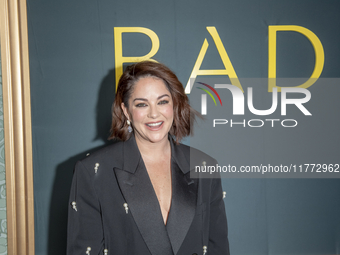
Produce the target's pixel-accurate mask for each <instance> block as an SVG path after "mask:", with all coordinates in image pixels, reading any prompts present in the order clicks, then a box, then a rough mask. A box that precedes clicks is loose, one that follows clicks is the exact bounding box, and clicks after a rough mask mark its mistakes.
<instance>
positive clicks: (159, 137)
mask: <svg viewBox="0 0 340 255" xmlns="http://www.w3.org/2000/svg"><path fill="white" fill-rule="evenodd" d="M121 107H122V109H123V111H124V114H125V116H126V117H127V118H128V119H129V120H130V121H131V122H132V125H133V128H134V131H135V136H136V139H141V140H143V141H148V142H151V143H157V142H161V141H164V140H165V139H166V140H167V139H168V132H169V130H170V128H171V126H172V123H173V119H174V118H173V101H172V97H171V94H170V92H169V90H168V89H167V87H166V85H165V84H164V81H163V80H161V79H159V78H156V77H145V78H141V79H140V80H139V81H138V82H137V83H136V84H135V85H134V87H133V92H132V94H131V97H130V99H129V108H128V109H127V108H126V107H125V105H124V103H122V105H121Z"/></svg>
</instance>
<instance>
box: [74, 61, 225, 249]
mask: <svg viewBox="0 0 340 255" xmlns="http://www.w3.org/2000/svg"><path fill="white" fill-rule="evenodd" d="M196 116H198V113H197V112H196V111H194V110H193V109H192V108H191V107H190V105H189V100H188V97H187V96H186V95H185V93H184V88H183V86H182V84H181V83H180V82H179V81H178V79H177V77H176V75H175V74H174V73H173V72H172V71H171V70H170V69H169V68H167V67H166V66H164V65H163V64H160V63H156V62H151V61H145V62H140V63H137V64H134V65H131V66H129V67H127V68H126V70H125V72H124V73H123V75H122V77H121V78H120V81H119V85H118V90H117V94H116V98H115V101H114V104H113V108H112V127H111V137H110V138H111V139H116V140H120V141H119V142H117V143H115V144H113V145H111V146H108V147H106V148H104V149H102V150H100V151H98V152H96V153H94V154H92V155H89V156H88V157H87V158H86V159H84V160H81V161H79V162H78V163H77V165H76V169H75V173H74V178H73V184H72V188H71V195H70V207H69V223H68V247H67V252H68V254H69V255H70V254H72V255H74V254H84V253H85V254H92V255H93V254H105V255H109V254H143V255H147V254H150V255H151V254H152V255H159V254H162V255H173V254H178V255H182V254H183V255H184V254H203V255H208V254H223V255H224V254H229V243H228V234H227V233H228V229H227V219H226V214H225V207H224V202H223V197H222V196H223V193H222V187H221V180H220V179H219V178H215V179H193V178H191V177H190V163H192V164H194V165H201V164H204V165H205V164H208V165H212V164H216V161H215V160H214V159H213V158H211V157H210V156H208V155H206V154H204V153H203V152H200V151H196V153H195V157H194V162H190V159H191V157H190V156H191V155H190V152H191V151H193V150H191V149H190V147H188V146H185V145H183V144H180V143H179V142H180V140H181V139H182V138H183V137H184V136H187V135H190V134H191V133H192V125H191V124H192V123H193V121H194V119H195V117H196Z"/></svg>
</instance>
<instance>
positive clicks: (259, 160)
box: [27, 0, 340, 255]
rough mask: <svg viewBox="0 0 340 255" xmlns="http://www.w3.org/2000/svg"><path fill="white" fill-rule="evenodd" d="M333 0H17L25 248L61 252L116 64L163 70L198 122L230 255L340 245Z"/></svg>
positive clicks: (333, 250) (99, 136)
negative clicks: (27, 133) (23, 9)
mask: <svg viewBox="0 0 340 255" xmlns="http://www.w3.org/2000/svg"><path fill="white" fill-rule="evenodd" d="M339 10H340V3H339V2H338V1H304V0H295V1H291V0H290V1H270V0H255V1H254V0H241V1H240V0H228V1H220V0H211V1H191V0H189V1H153V0H147V1H136V0H129V1H112V0H111V1H110V0H98V1H91V0H83V1H69V0H60V1H41V0H35V1H33V0H27V11H28V32H29V34H28V35H29V55H30V69H31V71H30V76H31V101H32V130H33V164H34V194H35V197H34V199H35V200H34V204H35V207H34V210H35V242H36V254H37V255H43V254H48V255H53V254H58V255H59V254H64V253H65V249H66V226H67V209H68V207H69V206H70V205H69V204H68V195H69V191H70V185H71V180H72V174H73V168H74V164H75V163H76V161H77V160H79V159H82V158H84V157H85V155H86V154H87V153H88V152H92V151H95V150H97V149H99V148H101V147H103V146H105V145H107V144H110V143H111V142H110V141H108V140H107V138H108V136H109V129H110V120H111V115H110V110H111V105H112V102H113V100H114V96H115V86H116V84H117V80H118V79H119V76H120V74H121V73H122V72H123V69H124V67H125V66H126V65H128V64H129V63H131V62H136V61H140V60H143V59H150V58H152V59H154V60H157V61H159V62H162V63H164V64H166V65H167V66H169V67H170V68H171V69H172V70H173V71H174V72H175V73H176V74H177V76H178V77H179V79H180V81H181V82H182V83H183V86H184V87H185V90H186V93H187V94H188V96H189V98H190V101H191V103H192V106H193V107H194V108H195V109H196V110H197V111H199V112H200V113H201V114H202V115H203V116H204V117H205V118H204V120H202V121H201V120H200V121H198V123H197V127H196V129H195V131H196V133H195V136H193V137H191V138H190V139H185V140H184V143H186V144H190V145H191V146H193V147H196V148H199V149H201V150H203V151H205V152H206V153H208V154H210V155H212V156H214V157H215V158H216V159H217V160H218V162H219V165H216V166H214V168H210V169H204V167H203V166H202V167H201V166H198V168H197V171H200V172H202V173H203V175H204V177H209V174H210V173H211V172H212V171H220V172H221V175H222V183H223V188H224V190H225V192H226V197H225V199H224V201H225V207H226V212H227V217H228V224H229V240H230V250H231V253H232V254H338V253H339V252H340V220H339V219H340V217H339V215H340V200H339V195H340V179H339V178H340V169H339V164H340V159H339V156H340V154H339V144H340V137H339V134H338V130H339V126H340V125H339V124H340V121H339V113H340V110H339V109H340V100H339V99H338V97H339V95H340V79H339V77H340V71H339V67H340V58H339V56H340V47H339V42H340V35H339V32H338V30H339V27H340V17H339V15H338V13H339Z"/></svg>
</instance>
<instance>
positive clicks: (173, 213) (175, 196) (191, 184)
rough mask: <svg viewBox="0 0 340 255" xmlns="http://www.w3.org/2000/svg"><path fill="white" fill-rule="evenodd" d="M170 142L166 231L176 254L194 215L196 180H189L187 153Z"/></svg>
mask: <svg viewBox="0 0 340 255" xmlns="http://www.w3.org/2000/svg"><path fill="white" fill-rule="evenodd" d="M170 141H171V147H172V150H171V152H172V161H171V168H172V200H171V208H170V212H169V216H168V221H167V225H166V228H167V231H168V235H169V238H170V241H171V245H172V249H173V251H174V254H176V253H177V252H178V250H179V248H180V247H181V245H182V243H183V241H184V238H185V236H186V234H187V232H188V231H189V228H190V225H191V223H192V220H193V218H194V215H195V210H196V203H197V187H198V180H194V179H191V178H190V166H189V163H188V158H189V154H187V153H190V152H189V151H188V152H184V151H180V148H179V147H178V146H177V145H174V144H173V143H172V140H171V139H170Z"/></svg>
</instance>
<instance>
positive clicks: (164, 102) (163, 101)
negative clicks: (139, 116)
mask: <svg viewBox="0 0 340 255" xmlns="http://www.w3.org/2000/svg"><path fill="white" fill-rule="evenodd" d="M167 103H169V101H168V100H162V101H160V102H159V103H158V104H167Z"/></svg>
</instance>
